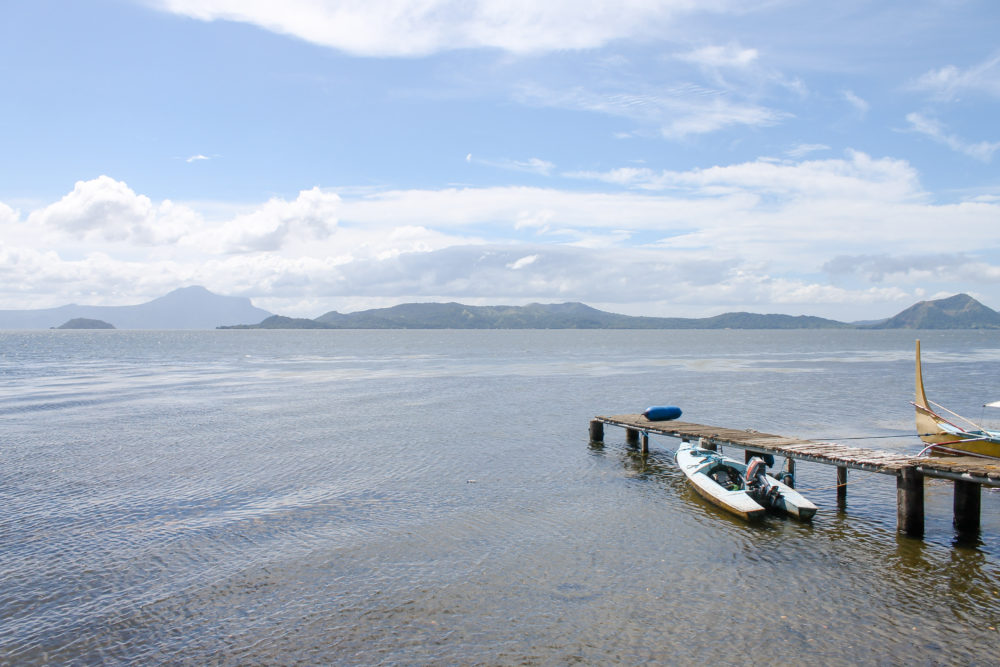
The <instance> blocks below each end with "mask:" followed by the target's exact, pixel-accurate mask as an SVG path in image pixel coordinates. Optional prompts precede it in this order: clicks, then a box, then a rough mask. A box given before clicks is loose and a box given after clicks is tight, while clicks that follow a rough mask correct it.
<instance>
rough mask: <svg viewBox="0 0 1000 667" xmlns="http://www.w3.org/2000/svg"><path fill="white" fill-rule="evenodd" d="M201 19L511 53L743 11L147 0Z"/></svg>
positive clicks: (501, 1)
mask: <svg viewBox="0 0 1000 667" xmlns="http://www.w3.org/2000/svg"><path fill="white" fill-rule="evenodd" d="M147 1H148V2H149V3H150V4H152V5H154V6H156V7H159V8H161V9H163V10H165V11H169V12H173V13H177V14H181V15H184V16H189V17H192V18H195V19H199V20H202V21H214V20H229V21H240V22H245V23H251V24H254V25H257V26H260V27H262V28H264V29H267V30H272V31H274V32H278V33H282V34H287V35H293V36H295V37H297V38H299V39H303V40H306V41H309V42H313V43H315V44H320V45H322V46H328V47H331V48H334V49H339V50H341V51H346V52H348V53H352V54H355V55H363V56H421V55H427V54H430V53H434V52H438V51H444V50H453V49H462V48H477V47H486V48H497V49H503V50H506V51H510V52H513V53H533V52H540V51H552V50H564V49H591V48H596V47H600V46H602V45H604V44H607V43H608V42H610V41H613V40H617V39H629V38H643V37H649V36H653V35H656V34H657V33H658V31H660V30H662V29H664V28H665V27H666V26H668V25H669V24H670V21H671V19H672V18H673V17H675V16H677V15H678V14H687V13H692V12H696V11H723V10H725V9H727V8H728V7H730V6H737V7H742V6H744V5H745V3H737V2H735V0H711V1H706V0H702V1H700V2H695V1H694V0H626V1H624V2H622V1H618V2H612V1H610V0H584V1H582V2H581V1H571V0H549V1H547V2H537V0H424V1H422V2H406V1H400V0H285V1H284V2H282V3H280V4H276V3H269V2H247V1H246V0H147Z"/></svg>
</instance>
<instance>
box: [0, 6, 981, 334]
mask: <svg viewBox="0 0 1000 667" xmlns="http://www.w3.org/2000/svg"><path fill="white" fill-rule="evenodd" d="M998 35H1000V3H997V2H995V0H905V1H900V2H896V1H894V0H877V1H875V0H873V1H868V0H840V1H838V2H814V1H812V0H758V1H753V0H613V1H604V0H572V1H568V0H546V2H538V0H461V1H456V0H282V1H281V2H268V1H267V0H0V91H2V94H0V158H2V159H0V276H2V279H0V309H26V308H47V307H53V306H59V305H64V304H68V303H78V304H88V305H129V304H135V303H142V302H144V301H148V300H150V299H152V298H155V297H158V296H162V295H163V294H166V293H167V292H169V291H171V290H173V289H176V288H179V287H185V286H189V285H202V286H205V287H207V288H208V289H210V290H212V291H213V292H216V293H218V294H223V295H232V296H245V297H249V298H250V299H252V300H253V302H254V304H255V305H257V306H259V307H261V308H265V309H267V310H270V311H271V312H274V313H280V314H282V315H288V316H295V317H317V316H319V315H321V314H323V313H326V312H328V311H330V310H338V311H340V312H351V311H356V310H362V309H366V308H375V307H384V306H390V305H394V304H397V303H405V302H415V301H459V302H462V303H467V304H473V305H497V304H506V305H521V304H526V303H531V302H541V303H561V302H566V301H581V302H584V303H587V304H588V305H591V306H594V307H597V308H601V309H603V310H608V311H612V312H618V313H626V314H630V315H652V316H667V317H705V316H711V315H716V314H719V313H723V312H731V311H750V312H757V313H786V314H791V315H815V316H821V317H830V318H833V319H839V320H845V321H854V320H861V319H875V318H880V317H889V316H891V315H894V314H895V313H897V312H899V311H900V310H902V309H904V308H906V307H908V306H910V305H912V304H914V303H916V302H917V301H920V300H926V299H934V298H940V297H944V296H950V295H952V294H956V293H959V292H965V293H967V294H970V295H972V296H973V297H975V298H977V299H979V300H980V301H982V302H983V303H984V304H986V305H987V306H990V307H992V308H994V309H998V310H1000V170H998V168H997V165H998V164H1000V122H998V119H1000V38H998V37H997V36H998Z"/></svg>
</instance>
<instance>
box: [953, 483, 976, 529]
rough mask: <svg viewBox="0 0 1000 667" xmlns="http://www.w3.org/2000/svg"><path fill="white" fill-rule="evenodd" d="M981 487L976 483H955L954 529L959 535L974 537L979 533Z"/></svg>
mask: <svg viewBox="0 0 1000 667" xmlns="http://www.w3.org/2000/svg"><path fill="white" fill-rule="evenodd" d="M981 487H982V485H981V484H978V483H976V482H966V481H962V480H956V482H955V529H956V530H957V531H958V532H959V533H962V534H973V535H974V534H976V533H978V532H979V510H980V500H981V497H982V494H981Z"/></svg>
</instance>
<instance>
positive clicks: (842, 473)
mask: <svg viewBox="0 0 1000 667" xmlns="http://www.w3.org/2000/svg"><path fill="white" fill-rule="evenodd" d="M846 506H847V467H846V466H837V507H840V508H843V507H846Z"/></svg>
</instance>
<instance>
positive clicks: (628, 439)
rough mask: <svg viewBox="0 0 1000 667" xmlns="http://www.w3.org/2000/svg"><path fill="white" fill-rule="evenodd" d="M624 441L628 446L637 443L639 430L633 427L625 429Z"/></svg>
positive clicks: (633, 445)
mask: <svg viewBox="0 0 1000 667" xmlns="http://www.w3.org/2000/svg"><path fill="white" fill-rule="evenodd" d="M625 443H626V444H627V445H629V446H630V447H635V446H637V445H638V444H639V431H637V430H635V429H634V428H627V429H625Z"/></svg>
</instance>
